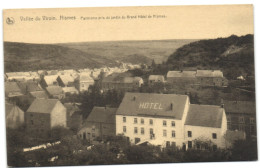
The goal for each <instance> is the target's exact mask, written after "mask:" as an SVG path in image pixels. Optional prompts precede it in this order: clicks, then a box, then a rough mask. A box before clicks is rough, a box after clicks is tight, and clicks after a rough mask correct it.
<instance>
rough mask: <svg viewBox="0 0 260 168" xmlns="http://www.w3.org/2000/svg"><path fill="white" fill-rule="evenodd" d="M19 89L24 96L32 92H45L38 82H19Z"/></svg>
mask: <svg viewBox="0 0 260 168" xmlns="http://www.w3.org/2000/svg"><path fill="white" fill-rule="evenodd" d="M17 84H18V86H19V88H20V89H21V91H22V93H23V94H28V93H30V92H38V91H43V89H42V88H41V86H40V85H39V84H38V82H35V81H29V82H17Z"/></svg>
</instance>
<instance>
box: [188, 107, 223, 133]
mask: <svg viewBox="0 0 260 168" xmlns="http://www.w3.org/2000/svg"><path fill="white" fill-rule="evenodd" d="M223 114H224V109H223V108H221V107H220V106H213V105H195V104H191V105H190V108H189V111H188V114H187V118H186V121H185V125H191V126H202V127H213V128H221V125H222V116H223Z"/></svg>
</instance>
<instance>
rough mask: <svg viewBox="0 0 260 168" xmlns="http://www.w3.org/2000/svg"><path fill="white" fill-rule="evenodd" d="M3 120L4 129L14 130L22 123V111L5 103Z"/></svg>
mask: <svg viewBox="0 0 260 168" xmlns="http://www.w3.org/2000/svg"><path fill="white" fill-rule="evenodd" d="M5 119H6V127H9V128H16V127H18V126H20V125H21V124H22V123H23V122H24V111H22V110H21V109H20V108H19V107H18V106H16V105H14V104H10V103H7V102H6V103H5Z"/></svg>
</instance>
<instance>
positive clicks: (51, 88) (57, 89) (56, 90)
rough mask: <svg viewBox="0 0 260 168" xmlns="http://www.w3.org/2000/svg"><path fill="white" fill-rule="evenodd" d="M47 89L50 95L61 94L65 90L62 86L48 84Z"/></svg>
mask: <svg viewBox="0 0 260 168" xmlns="http://www.w3.org/2000/svg"><path fill="white" fill-rule="evenodd" d="M46 90H47V92H48V93H49V94H50V95H59V94H62V93H63V90H62V88H61V87H60V86H48V87H46Z"/></svg>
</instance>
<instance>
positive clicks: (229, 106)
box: [224, 100, 256, 115]
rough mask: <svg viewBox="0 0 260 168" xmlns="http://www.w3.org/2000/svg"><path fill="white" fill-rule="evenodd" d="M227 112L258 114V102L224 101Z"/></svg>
mask: <svg viewBox="0 0 260 168" xmlns="http://www.w3.org/2000/svg"><path fill="white" fill-rule="evenodd" d="M224 107H225V111H226V113H239V114H254V115H256V104H255V102H254V101H227V100H225V101H224Z"/></svg>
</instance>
